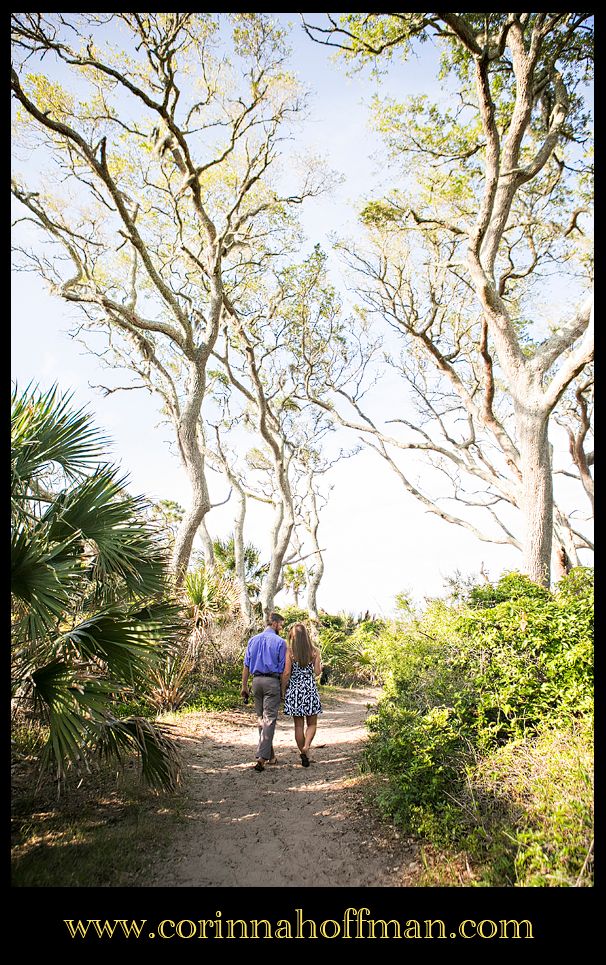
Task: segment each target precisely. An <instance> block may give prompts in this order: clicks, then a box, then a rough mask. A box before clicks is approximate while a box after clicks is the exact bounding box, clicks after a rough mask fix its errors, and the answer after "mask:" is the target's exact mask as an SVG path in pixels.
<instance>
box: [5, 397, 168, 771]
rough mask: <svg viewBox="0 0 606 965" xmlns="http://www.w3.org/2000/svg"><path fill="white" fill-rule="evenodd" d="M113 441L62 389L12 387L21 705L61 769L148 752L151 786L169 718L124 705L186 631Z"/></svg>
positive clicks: (16, 673)
mask: <svg viewBox="0 0 606 965" xmlns="http://www.w3.org/2000/svg"><path fill="white" fill-rule="evenodd" d="M106 445H107V440H106V439H105V438H104V437H103V436H102V435H101V434H100V433H99V431H98V430H97V428H96V427H95V426H94V424H93V422H92V420H91V418H90V416H89V415H88V414H86V413H85V412H83V411H82V410H79V411H75V410H74V409H72V408H71V396H66V395H64V396H60V395H59V392H58V389H57V388H56V387H54V388H52V389H51V390H50V391H48V392H46V393H43V392H42V391H40V390H39V389H37V388H31V387H28V388H27V389H26V390H25V391H24V392H22V393H21V394H19V393H18V391H17V389H15V390H14V392H13V396H12V415H11V530H12V545H11V601H12V607H11V610H12V645H11V683H12V697H13V700H12V708H13V714H14V715H15V717H17V718H19V717H21V718H23V716H28V715H29V716H30V718H31V716H35V717H36V718H37V719H39V720H42V721H43V722H44V724H45V725H46V726H47V727H48V733H49V738H48V742H47V744H46V746H45V748H44V751H43V754H42V756H41V764H42V766H48V765H51V764H52V765H54V766H55V767H56V773H57V777H58V778H59V779H60V780H61V779H63V778H64V776H65V773H66V769H67V767H69V766H70V765H71V766H75V767H77V768H81V767H87V766H88V763H89V761H90V760H91V758H93V757H94V756H100V757H101V758H110V759H118V760H120V759H122V758H123V757H124V755H126V754H130V753H132V752H136V753H137V754H138V755H139V756H140V760H141V767H142V774H143V777H144V778H145V779H146V780H147V781H148V783H150V784H151V785H152V786H156V787H161V788H172V787H174V785H175V783H176V781H177V779H178V758H177V754H176V751H175V748H174V745H173V743H172V742H171V741H170V739H169V738H168V736H167V735H166V733H165V732H164V730H163V729H162V727H161V726H160V725H158V724H157V723H154V722H152V721H149V720H146V719H145V718H139V717H128V718H120V717H119V716H118V712H117V709H118V706H119V703H120V701H121V700H124V699H125V697H126V696H127V695H129V694H132V693H133V691H134V692H138V691H140V690H144V689H145V687H146V683H147V679H148V676H149V674H150V671H151V669H152V668H153V667H154V666H156V665H157V663H158V662H159V661H160V660H162V659H165V657H166V652H167V648H169V649H170V647H171V646H173V644H174V640H175V638H176V637H177V635H178V634H179V633H180V631H181V623H180V617H179V611H178V609H177V607H176V605H175V604H174V603H172V602H171V601H170V599H169V595H168V585H167V577H166V574H167V554H166V549H165V547H164V545H163V544H162V542H161V540H160V538H159V534H158V531H157V530H156V529H154V528H153V526H151V525H150V523H149V521H148V520H147V519H146V516H145V501H144V500H143V499H142V498H141V497H134V496H132V495H130V494H129V493H128V492H127V491H126V489H125V485H126V479H125V478H120V476H119V474H118V470H117V468H116V467H115V466H111V465H108V464H107V463H103V462H101V461H100V460H101V459H102V456H103V453H104V450H105V448H106Z"/></svg>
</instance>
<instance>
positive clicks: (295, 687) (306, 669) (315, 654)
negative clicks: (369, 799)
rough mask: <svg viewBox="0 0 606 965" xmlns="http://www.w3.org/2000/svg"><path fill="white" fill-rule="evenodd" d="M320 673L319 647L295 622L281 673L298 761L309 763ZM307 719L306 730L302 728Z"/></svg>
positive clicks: (299, 624)
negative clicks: (298, 752) (317, 648)
mask: <svg viewBox="0 0 606 965" xmlns="http://www.w3.org/2000/svg"><path fill="white" fill-rule="evenodd" d="M321 673H322V664H321V662H320V651H319V650H316V648H315V647H314V646H312V642H311V640H310V639H309V634H308V632H307V630H306V628H305V627H304V625H303V624H302V623H295V625H294V626H293V627H291V628H290V631H289V633H288V646H287V649H286V663H285V665H284V674H283V677H282V687H283V691H282V693H283V696H284V713H285V714H287V715H288V716H289V717H293V718H294V721H295V740H296V742H297V747H298V748H299V751H300V753H301V764H302V765H303V767H309V757H308V756H307V755H308V754H309V748H310V746H311V742H312V740H313V739H314V736H315V733H316V727H317V723H318V714H321V713H322V704H321V703H320V695H319V693H318V688H317V687H316V679H315V678H316V677H319V676H320V674H321ZM305 721H307V730H305Z"/></svg>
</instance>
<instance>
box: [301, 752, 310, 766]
mask: <svg viewBox="0 0 606 965" xmlns="http://www.w3.org/2000/svg"><path fill="white" fill-rule="evenodd" d="M301 764H302V765H303V767H309V757H308V756H307V754H306V753H305V751H301Z"/></svg>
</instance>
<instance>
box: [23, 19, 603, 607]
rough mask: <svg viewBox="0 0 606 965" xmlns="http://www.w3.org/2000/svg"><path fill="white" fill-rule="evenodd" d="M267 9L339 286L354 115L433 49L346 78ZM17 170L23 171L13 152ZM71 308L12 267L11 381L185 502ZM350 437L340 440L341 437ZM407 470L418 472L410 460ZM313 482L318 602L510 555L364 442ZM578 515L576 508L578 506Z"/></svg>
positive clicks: (307, 217) (377, 597) (417, 77)
mask: <svg viewBox="0 0 606 965" xmlns="http://www.w3.org/2000/svg"><path fill="white" fill-rule="evenodd" d="M277 16H278V18H279V19H280V20H281V21H282V22H284V23H285V24H287V23H289V22H290V23H292V34H291V44H292V48H293V52H292V58H291V64H292V69H293V70H294V72H295V73H296V74H297V75H298V76H299V78H300V79H301V80H302V81H303V82H304V84H306V86H307V87H308V88H309V89H310V91H311V97H310V107H309V117H308V119H307V120H306V121H305V122H304V124H303V127H302V129H301V130H300V131H298V133H297V142H296V148H297V150H298V149H299V148H301V149H305V148H307V149H308V150H310V151H312V152H314V153H320V154H322V155H324V156H325V158H326V161H327V163H328V164H329V166H330V167H331V168H333V169H335V170H336V171H338V172H340V173H341V174H342V175H343V181H342V183H341V184H339V185H338V186H337V187H335V188H334V189H333V190H332V192H331V194H330V196H328V197H326V196H324V197H321V198H318V199H312V200H310V201H309V202H307V203H306V204H305V205H303V206H302V210H301V212H300V217H301V221H302V224H303V227H304V230H305V233H306V235H307V239H308V241H307V243H306V246H305V251H304V254H307V253H308V252H309V251H310V250H311V248H312V247H313V245H314V244H315V243H320V245H321V246H322V247H323V249H324V250H325V251H327V252H328V253H329V255H330V262H329V264H330V267H331V272H332V273H333V277H334V280H335V282H336V284H337V285H339V284H342V285H344V284H346V280H345V279H344V278H343V277H342V276H341V275H340V264H339V261H338V259H337V258H336V257H335V256H334V255H333V254H332V239H333V236H335V235H336V236H344V235H348V234H352V233H353V234H355V232H356V230H357V229H356V212H357V211H359V209H360V207H361V202H362V201H363V200H364V199H365V198H367V197H371V196H374V197H377V196H380V195H381V186H382V183H383V179H384V178H385V168H384V164H383V159H382V157H381V153H380V142H379V140H378V138H377V136H376V135H375V134H374V133H373V132H372V131H371V129H370V126H369V123H368V120H369V102H370V99H371V97H372V95H373V94H374V93H384V92H386V91H388V90H389V92H390V93H392V94H394V96H404V95H406V94H414V93H421V92H425V93H427V94H429V95H430V96H431V95H432V94H433V95H437V94H439V86H438V82H437V81H436V79H435V77H436V63H437V61H436V51H435V48H433V47H432V46H431V45H430V44H425V45H424V47H423V48H422V56H420V57H416V58H414V57H413V58H411V60H409V62H408V63H406V64H399V63H396V64H394V66H393V67H392V68H391V69H390V71H389V73H388V75H387V76H386V77H385V78H383V79H382V80H381V81H380V82H379V81H375V80H371V79H369V77H368V75H367V74H366V75H364V76H359V75H358V76H352V77H348V76H347V74H346V72H345V70H344V69H343V67H342V66H339V65H337V64H335V63H333V62H332V61H331V56H330V51H329V49H327V48H325V47H322V46H320V45H319V44H315V43H313V42H312V41H310V40H309V39H308V38H307V37H306V36H305V34H304V33H303V31H302V29H301V27H300V25H299V22H298V15H296V14H292V13H291V14H278V15H277ZM20 157H22V152H20ZM19 168H20V169H24V167H23V163H22V162H20V164H19ZM26 168H27V164H26ZM76 318H77V314H76V313H75V312H74V310H71V311H70V309H68V308H67V307H66V306H65V305H64V304H63V303H62V302H61V301H60V300H59V299H58V298H53V297H52V296H50V295H49V294H48V293H47V292H46V290H45V287H44V285H43V283H42V282H41V281H40V280H39V279H38V277H37V276H36V275H35V274H33V273H26V274H24V273H14V275H13V286H12V299H11V319H12V352H11V367H12V377H13V380H16V381H17V382H18V384H19V386H20V387H25V385H26V384H27V383H29V382H30V381H32V380H33V381H35V382H38V383H39V384H40V385H41V387H43V388H46V387H48V386H49V385H50V384H52V383H53V382H55V381H56V382H58V384H59V386H60V388H61V389H62V390H71V391H73V392H74V404H75V405H77V406H78V407H79V406H82V405H86V406H87V407H88V408H89V410H90V411H91V412H92V413H94V417H95V420H96V423H97V424H98V425H99V427H100V428H102V429H103V430H105V431H106V432H107V433H108V434H109V435H110V437H111V438H112V440H113V445H112V449H111V452H110V454H109V455H110V457H111V458H112V460H114V461H117V462H119V464H120V465H121V467H122V469H123V470H124V471H125V472H127V473H128V474H129V477H130V480H131V486H130V488H131V490H132V491H133V492H137V493H145V494H146V495H147V496H148V497H149V498H151V499H152V500H154V501H157V500H160V499H171V500H175V501H177V502H179V503H181V505H183V506H186V505H188V501H189V491H188V484H187V480H186V478H185V473H184V471H183V469H182V467H181V465H180V462H179V460H178V457H177V455H176V453H175V451H174V446H173V445H172V444H171V442H170V439H171V431H170V429H169V427H168V426H166V425H162V424H160V415H159V411H158V406H157V403H156V402H155V400H154V399H153V398H152V397H151V396H150V395H149V394H148V393H146V392H128V393H116V394H113V395H110V396H108V397H104V396H103V395H102V393H101V392H100V391H99V390H98V389H95V388H94V386H95V385H98V384H99V383H104V382H106V381H107V379H106V371H105V370H100V368H99V366H98V363H97V360H96V358H95V357H94V356H92V355H90V354H89V353H87V352H86V349H85V348H84V347H83V345H82V344H80V343H79V342H78V341H76V340H75V339H74V338H72V337H70V334H69V332H70V330H73V325H74V320H75V319H76ZM381 391H382V392H383V393H385V395H384V400H383V401H384V403H385V405H386V406H388V407H390V408H391V409H392V410H393V408H394V405H395V406H396V407H397V406H398V405H400V400H399V399H396V400H394V398H393V397H390V395H389V393H390V386H389V385H387V386H386V387H385V388H384V389H381ZM355 441H356V440H355V438H353V439H352V438H351V437H350V438H349V439H348V440H346V441H345V444H348V443H349V444H353V443H355ZM409 465H410V464H409ZM418 471H419V473H421V474H422V470H421V468H420V467H419V469H418ZM413 475H414V473H413ZM209 482H210V489H211V499H212V501H213V502H220V501H222V500H224V499H225V497H226V496H227V493H228V487H227V485H226V483H225V481H224V480H223V479H221V478H220V477H219V476H217V475H214V474H211V476H210V480H209ZM327 482H328V483H329V484H330V485H331V486H332V490H331V492H330V496H329V501H328V504H327V506H326V507H325V509H324V510H323V512H322V516H321V522H320V533H319V538H320V544H321V546H322V548H323V549H325V554H324V559H325V575H324V578H323V581H322V583H321V585H320V589H319V592H318V602H319V604H320V606H321V607H322V608H324V609H326V610H328V611H329V612H340V611H347V612H352V613H356V614H357V613H361V612H364V611H367V610H369V611H370V612H372V613H376V614H380V615H383V616H389V615H391V614H392V613H393V610H394V603H395V596H396V594H398V593H400V592H402V591H406V592H407V593H410V594H412V596H413V598H414V599H416V600H417V601H423V599H424V598H426V597H432V596H438V595H442V594H443V593H444V591H445V581H446V579H447V578H448V577H450V576H452V575H453V574H454V573H455V571H459V572H460V573H462V574H464V575H469V574H478V573H479V571H480V568H483V569H484V570H485V572H487V573H488V574H489V575H490V577H491V578H493V579H496V578H497V577H498V576H499V575H500V573H501V572H503V571H504V570H508V569H514V568H516V567H518V566H519V565H520V563H521V557H520V554H519V552H518V551H517V550H516V549H515V548H514V547H511V546H495V545H493V544H490V543H487V542H480V541H478V540H477V539H476V538H475V537H473V536H472V535H471V534H470V533H469V532H467V531H465V530H464V529H462V528H460V527H455V526H453V525H452V524H448V523H446V522H444V521H442V520H440V519H439V518H438V517H437V516H435V515H433V514H431V513H429V512H427V511H425V510H424V508H423V507H422V506H421V505H420V504H419V503H418V502H417V501H416V500H415V499H414V498H413V497H412V496H411V495H410V494H408V493H407V492H406V491H405V490H404V488H403V486H402V484H401V483H400V482H399V481H398V479H397V477H396V476H395V474H394V473H393V472H391V470H390V469H389V468H388V467H387V465H385V464H384V463H383V461H382V460H381V459H380V457H379V456H378V455H376V454H375V453H373V452H370V451H362V452H360V453H359V454H358V455H357V456H355V457H353V458H352V459H347V460H344V461H343V462H341V463H339V464H337V465H336V466H335V467H334V469H333V470H332V471H331V474H330V478H329V479H328V480H327ZM579 511H580V512H584V507H582V506H580V507H579ZM232 514H233V505H232V504H231V503H230V502H228V503H227V504H226V505H225V506H222V507H220V508H217V509H215V510H213V511H212V512H211V514H210V515H209V517H208V520H207V521H208V528H209V530H210V532H211V534H212V535H213V536H222V537H225V536H227V535H228V534H229V532H230V531H231V526H232ZM269 523H270V520H269V515H268V511H267V510H266V509H264V508H263V507H261V506H256V507H255V506H254V504H253V505H251V507H250V509H249V516H248V518H247V530H246V539H247V540H248V541H250V542H253V543H254V544H255V545H257V546H258V547H259V548H260V549H261V550H262V553H263V552H264V551H265V550H266V547H267V546H268V536H267V533H268V528H269ZM584 561H585V562H590V559H586V560H584ZM289 602H292V596H290V595H289V594H285V593H282V594H281V595H279V596H278V598H277V600H276V604H277V605H282V606H283V605H285V604H287V603H289Z"/></svg>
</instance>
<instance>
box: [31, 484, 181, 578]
mask: <svg viewBox="0 0 606 965" xmlns="http://www.w3.org/2000/svg"><path fill="white" fill-rule="evenodd" d="M126 481H127V480H126V477H119V476H118V471H117V469H115V468H112V467H107V466H104V467H100V468H99V469H98V470H97V472H95V473H94V475H92V476H90V477H89V478H88V479H86V480H84V481H83V482H79V483H77V484H76V485H75V486H73V487H72V488H71V489H70V490H67V491H66V492H65V493H64V494H62V498H61V499H60V500H55V502H54V503H52V504H51V505H50V506H49V507H48V509H47V510H46V512H45V513H44V515H43V516H42V521H43V522H44V523H46V524H47V525H48V527H49V538H50V539H56V540H61V539H65V538H67V537H68V536H69V535H70V534H74V533H77V532H79V533H81V534H82V539H83V541H84V544H85V546H86V550H87V559H88V562H89V567H90V576H91V579H93V580H94V581H96V582H97V583H98V584H104V583H105V582H106V581H107V580H111V579H112V578H114V577H120V578H121V579H122V580H124V582H125V584H126V587H127V588H128V589H129V590H130V591H132V592H133V593H138V594H140V595H142V596H145V595H148V594H149V593H153V592H156V591H157V589H158V583H159V581H161V579H162V575H163V573H164V570H165V567H166V563H167V560H168V550H167V547H166V546H165V544H164V542H163V541H162V540H161V538H160V535H159V533H160V531H159V530H156V529H155V528H153V527H152V526H151V525H150V523H149V522H148V521H147V520H146V519H144V516H143V511H144V504H145V500H143V499H141V498H140V497H139V498H138V497H134V496H131V495H129V494H128V493H126V492H125V489H124V487H125V484H126Z"/></svg>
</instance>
